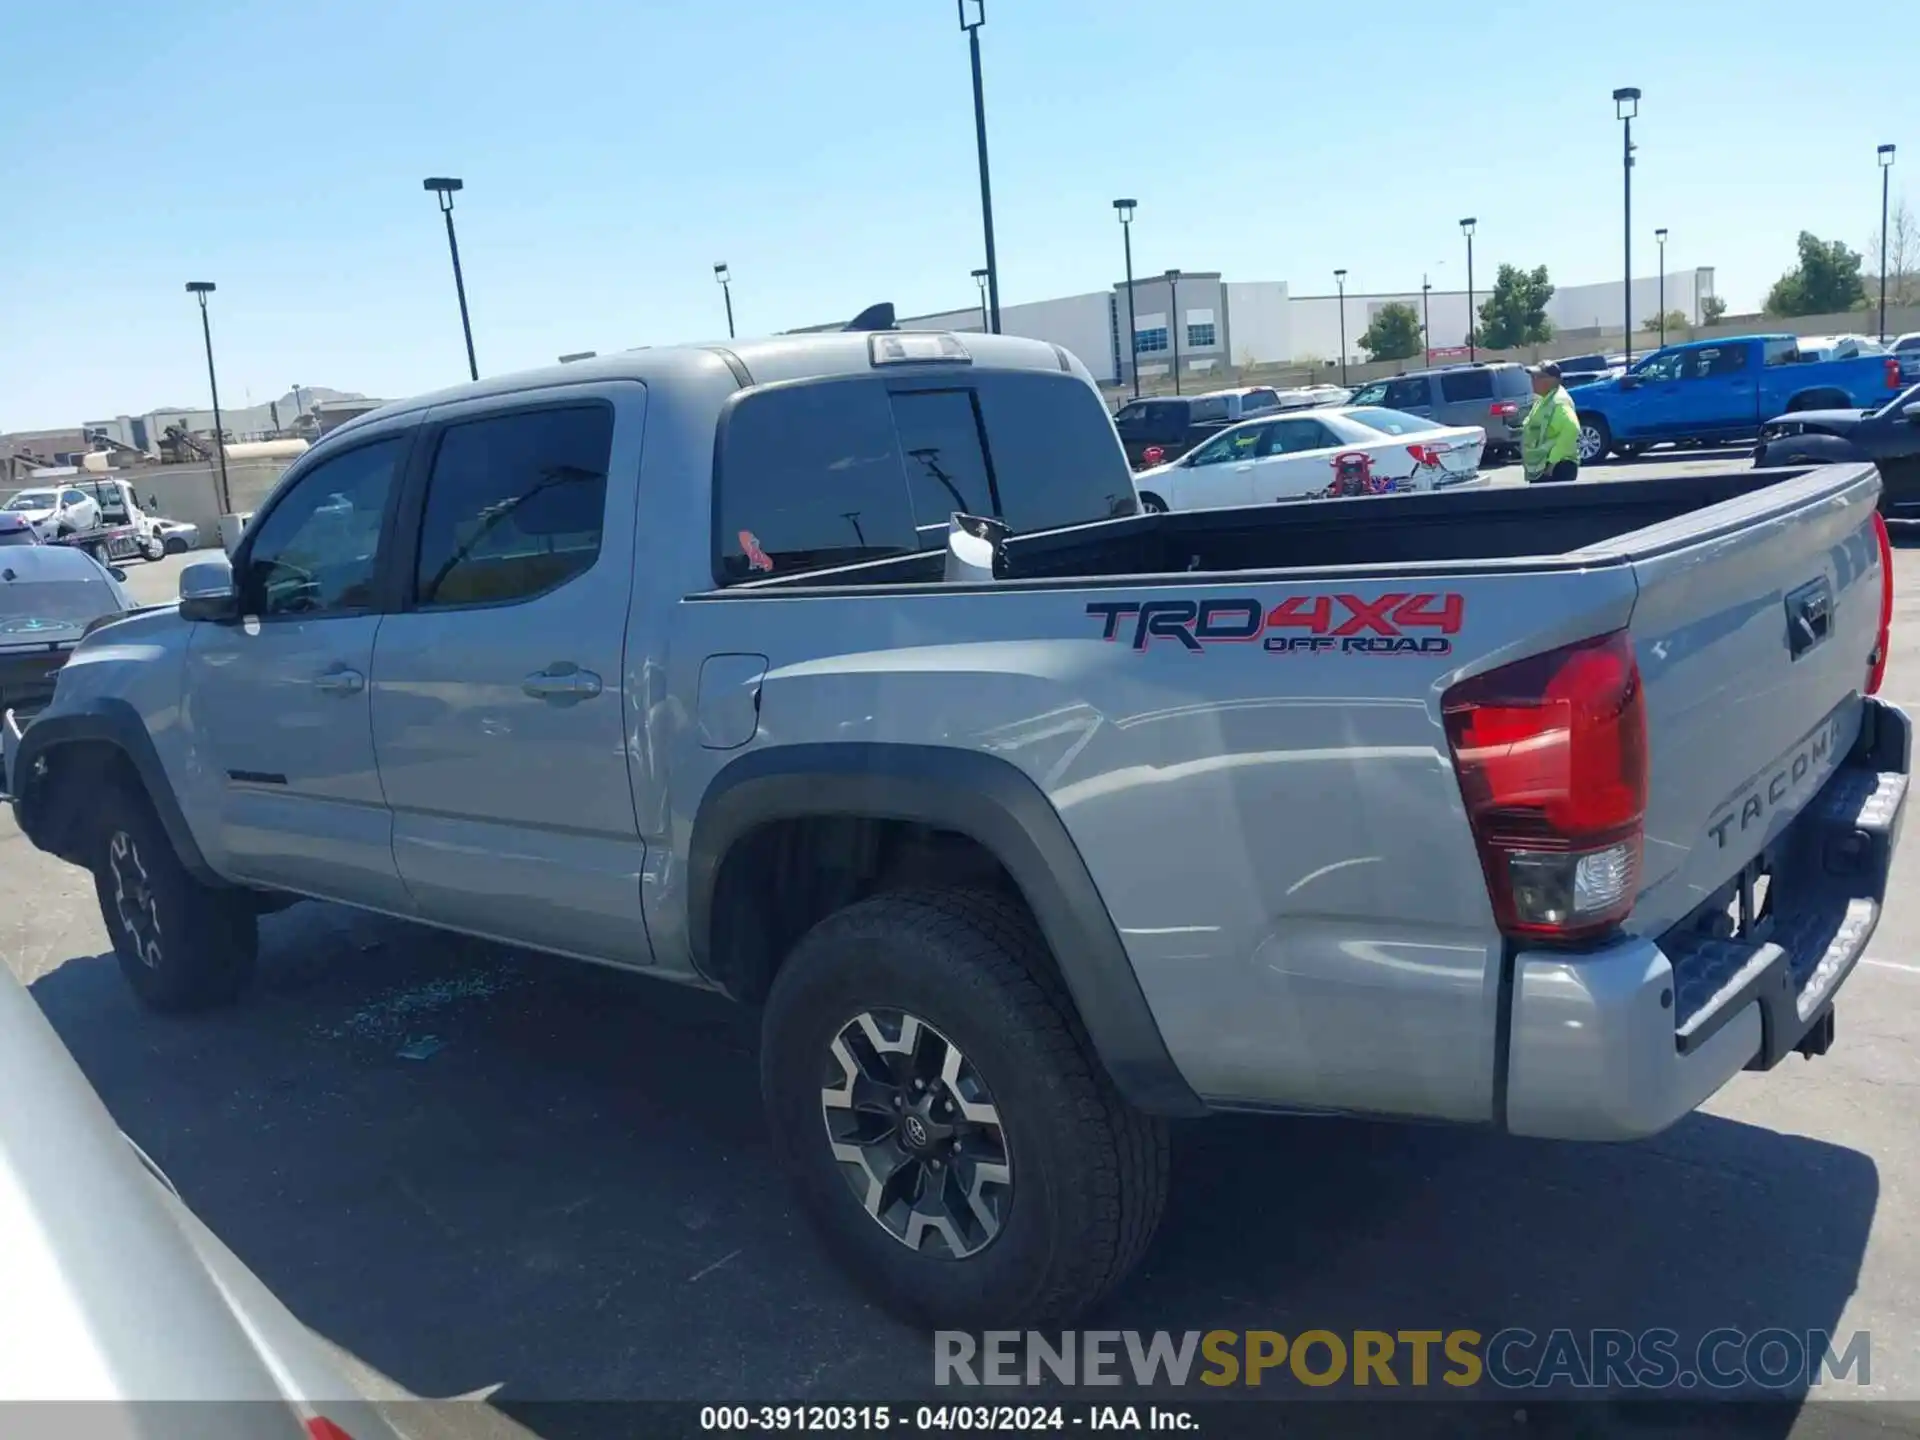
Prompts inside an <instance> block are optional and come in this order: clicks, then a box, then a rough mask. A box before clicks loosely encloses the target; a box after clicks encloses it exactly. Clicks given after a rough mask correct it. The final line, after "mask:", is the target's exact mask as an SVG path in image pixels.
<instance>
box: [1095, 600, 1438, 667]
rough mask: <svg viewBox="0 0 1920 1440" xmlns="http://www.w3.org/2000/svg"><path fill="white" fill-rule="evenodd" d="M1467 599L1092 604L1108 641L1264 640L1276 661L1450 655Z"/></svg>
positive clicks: (1200, 643) (1199, 646) (1134, 644)
mask: <svg viewBox="0 0 1920 1440" xmlns="http://www.w3.org/2000/svg"><path fill="white" fill-rule="evenodd" d="M1466 608H1467V607H1466V597H1465V596H1463V595H1458V594H1452V593H1441V592H1429V593H1416V592H1412V591H1404V590H1395V591H1388V592H1387V593H1385V594H1381V595H1372V596H1365V595H1351V594H1345V593H1334V594H1325V595H1289V596H1288V597H1287V598H1286V599H1284V600H1282V601H1280V602H1279V603H1278V604H1276V605H1274V606H1272V607H1271V608H1268V607H1267V606H1265V605H1263V604H1262V603H1261V602H1260V601H1258V600H1255V599H1251V598H1248V597H1245V596H1210V597H1208V598H1206V599H1202V600H1105V601H1100V602H1098V603H1095V604H1090V605H1088V606H1087V614H1089V615H1092V616H1094V617H1096V618H1097V619H1099V620H1100V621H1101V622H1102V626H1103V628H1102V632H1101V638H1102V639H1103V640H1109V641H1114V642H1121V641H1125V642H1126V643H1127V644H1128V645H1129V647H1130V648H1131V649H1134V650H1145V649H1147V648H1148V647H1149V646H1151V645H1152V644H1153V643H1154V642H1155V641H1156V640H1157V641H1163V642H1165V643H1167V644H1170V645H1175V646H1178V647H1181V648H1183V649H1185V650H1188V651H1204V650H1207V649H1209V648H1210V647H1212V646H1214V645H1246V644H1250V643H1254V642H1258V643H1259V645H1260V647H1261V648H1262V649H1263V650H1265V651H1266V652H1267V653H1268V654H1270V655H1329V654H1331V655H1449V654H1452V653H1453V640H1452V638H1451V637H1452V636H1454V635H1457V634H1459V633H1460V627H1461V626H1462V624H1464V623H1465V620H1466Z"/></svg>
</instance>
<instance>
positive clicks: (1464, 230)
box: [1460, 215, 1480, 365]
mask: <svg viewBox="0 0 1920 1440" xmlns="http://www.w3.org/2000/svg"><path fill="white" fill-rule="evenodd" d="M1479 223H1480V222H1479V221H1478V220H1476V219H1474V218H1473V216H1471V215H1469V216H1467V218H1466V219H1464V220H1462V221H1461V222H1460V233H1461V234H1462V235H1464V236H1466V237H1467V363H1468V364H1469V365H1471V364H1472V363H1473V362H1474V361H1475V360H1477V359H1478V358H1479V354H1480V352H1479V350H1478V349H1477V348H1476V346H1475V343H1474V342H1475V334H1474V332H1475V331H1476V330H1477V329H1478V328H1479V327H1478V326H1476V325H1475V324H1474V323H1473V322H1474V318H1475V316H1474V312H1473V227H1474V226H1476V225H1478V224H1479Z"/></svg>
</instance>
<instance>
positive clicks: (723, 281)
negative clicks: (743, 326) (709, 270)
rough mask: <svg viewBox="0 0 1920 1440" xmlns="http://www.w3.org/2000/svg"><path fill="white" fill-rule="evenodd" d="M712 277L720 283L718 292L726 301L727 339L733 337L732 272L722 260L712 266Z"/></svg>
mask: <svg viewBox="0 0 1920 1440" xmlns="http://www.w3.org/2000/svg"><path fill="white" fill-rule="evenodd" d="M713 278H714V279H715V280H717V281H718V282H719V283H720V293H721V294H722V295H724V296H725V297H726V301H727V339H729V340H731V339H733V272H732V271H730V270H728V269H727V262H726V261H724V260H722V261H721V262H720V263H719V264H718V265H715V266H714V267H713Z"/></svg>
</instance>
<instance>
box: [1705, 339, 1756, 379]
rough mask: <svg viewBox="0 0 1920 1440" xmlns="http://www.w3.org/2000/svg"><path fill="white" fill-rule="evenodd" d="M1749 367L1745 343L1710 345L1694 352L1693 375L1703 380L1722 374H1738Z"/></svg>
mask: <svg viewBox="0 0 1920 1440" xmlns="http://www.w3.org/2000/svg"><path fill="white" fill-rule="evenodd" d="M1746 368H1747V347H1746V346H1744V345H1709V346H1706V347H1704V348H1703V349H1699V350H1696V351H1694V352H1693V370H1692V377H1694V378H1698V379H1701V380H1708V379H1712V378H1714V377H1715V376H1720V375H1738V374H1739V373H1740V372H1741V371H1742V370H1745V369H1746Z"/></svg>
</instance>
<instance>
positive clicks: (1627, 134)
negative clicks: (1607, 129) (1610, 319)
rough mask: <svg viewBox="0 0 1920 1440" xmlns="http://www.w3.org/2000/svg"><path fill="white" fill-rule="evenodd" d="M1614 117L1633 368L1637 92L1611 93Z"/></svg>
mask: <svg viewBox="0 0 1920 1440" xmlns="http://www.w3.org/2000/svg"><path fill="white" fill-rule="evenodd" d="M1613 113H1614V116H1615V117H1616V118H1617V119H1618V120H1619V121H1620V175H1621V183H1622V190H1623V201H1622V205H1621V209H1622V212H1623V216H1622V225H1623V229H1622V231H1621V243H1622V246H1623V248H1624V252H1625V253H1624V256H1623V258H1624V260H1625V262H1626V293H1625V294H1624V295H1623V296H1622V297H1621V300H1620V304H1621V306H1622V309H1623V311H1624V313H1625V316H1626V322H1625V323H1626V330H1627V339H1626V358H1627V364H1628V365H1629V366H1631V365H1632V364H1633V121H1634V117H1635V116H1637V115H1638V114H1639V113H1640V91H1639V90H1638V89H1637V88H1636V87H1634V86H1632V85H1623V86H1622V87H1621V88H1620V89H1618V90H1616V91H1614V92H1613Z"/></svg>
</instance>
